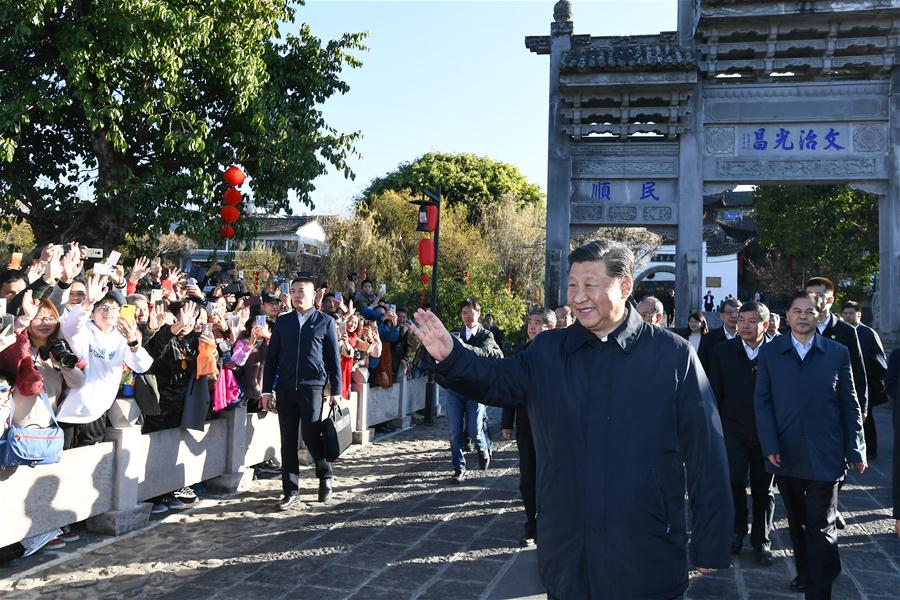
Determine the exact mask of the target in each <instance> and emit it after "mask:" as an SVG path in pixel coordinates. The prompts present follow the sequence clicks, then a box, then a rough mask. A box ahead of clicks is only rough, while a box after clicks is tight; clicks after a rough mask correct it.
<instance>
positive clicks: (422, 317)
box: [409, 308, 453, 361]
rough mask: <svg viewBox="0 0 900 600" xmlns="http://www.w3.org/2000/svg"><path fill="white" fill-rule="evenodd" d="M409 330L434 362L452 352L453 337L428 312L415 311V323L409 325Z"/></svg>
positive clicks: (433, 315) (435, 317)
mask: <svg viewBox="0 0 900 600" xmlns="http://www.w3.org/2000/svg"><path fill="white" fill-rule="evenodd" d="M409 329H410V331H412V332H413V333H414V334H415V336H416V337H417V338H419V340H420V341H421V342H422V345H423V346H424V347H425V350H427V351H428V354H430V355H431V357H432V358H434V360H438V361H440V360H444V359H445V358H447V357H448V356H450V352H451V351H453V336H452V335H450V332H449V331H447V328H446V327H444V324H443V323H441V320H440V319H438V318H437V315H435V314H434V313H432V312H431V311H430V310H422V309H421V308H420V309H419V310H417V311H416V317H415V322H414V323H411V324H410V326H409Z"/></svg>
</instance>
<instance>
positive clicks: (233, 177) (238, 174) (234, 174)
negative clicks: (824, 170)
mask: <svg viewBox="0 0 900 600" xmlns="http://www.w3.org/2000/svg"><path fill="white" fill-rule="evenodd" d="M223 177H224V178H225V183H227V184H228V185H231V186H235V187H236V186H239V185H241V184H242V183H244V179H246V178H247V176H246V175H244V172H243V171H241V170H240V169H239V168H237V167H228V168H227V169H226V170H225V174H224V175H223Z"/></svg>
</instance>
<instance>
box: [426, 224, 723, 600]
mask: <svg viewBox="0 0 900 600" xmlns="http://www.w3.org/2000/svg"><path fill="white" fill-rule="evenodd" d="M633 273H634V255H633V254H632V252H631V250H629V249H628V247H627V246H625V245H623V244H621V243H618V242H611V241H606V240H599V241H595V242H591V243H590V244H587V245H586V246H582V247H581V248H578V249H576V250H575V251H573V252H572V253H571V254H570V255H569V282H568V304H569V305H570V306H571V307H572V309H573V311H574V315H575V319H576V323H575V324H574V325H572V326H570V327H568V328H565V329H558V330H556V329H554V330H552V331H546V332H544V333H542V334H541V335H539V336H537V337H536V338H535V339H534V341H533V342H531V343H530V344H529V345H528V347H527V348H526V349H525V350H524V351H522V352H520V353H518V354H517V355H516V356H515V357H513V358H506V359H496V358H485V357H479V356H477V355H476V354H475V353H474V352H471V351H469V350H467V349H466V348H465V347H464V346H463V345H462V344H461V343H460V341H459V340H455V339H454V338H453V336H451V335H450V333H449V332H448V331H447V329H446V328H445V327H444V325H443V324H442V323H441V322H440V320H439V319H438V318H437V317H436V316H435V315H433V314H432V313H430V312H425V311H421V310H420V311H419V312H418V313H417V314H416V319H415V321H416V326H415V327H414V332H415V333H416V335H417V336H418V337H419V339H421V340H422V343H423V345H424V347H425V348H426V349H427V350H428V352H429V354H431V356H432V357H434V358H435V359H436V360H437V361H439V362H438V364H437V365H436V367H435V369H436V371H437V372H438V373H440V374H442V375H443V376H444V377H445V381H444V385H446V386H447V387H451V388H453V389H455V390H456V391H458V392H460V393H462V394H466V395H468V394H476V393H477V394H478V397H479V398H480V399H481V400H482V402H485V403H488V404H493V405H498V406H527V407H528V414H529V417H530V420H531V430H532V435H533V438H534V445H535V449H536V455H537V498H538V519H537V525H538V565H539V569H540V574H541V578H542V580H543V582H544V585H545V586H546V587H547V590H548V594H549V597H551V598H567V599H568V598H642V599H646V600H650V599H665V598H677V597H679V596H680V595H681V594H682V593H683V592H684V591H685V589H687V587H688V544H687V537H688V536H687V531H686V529H685V503H684V494H685V480H686V481H687V489H688V490H690V499H691V516H692V520H693V525H692V527H691V549H692V552H693V564H694V565H696V566H697V567H698V568H700V569H701V570H702V571H704V572H705V571H707V570H708V569H709V568H725V567H728V566H729V564H730V557H729V548H730V542H731V529H732V521H733V507H732V502H731V491H730V488H729V482H728V465H727V459H726V455H725V445H724V442H723V438H722V429H721V423H720V421H719V414H718V412H717V410H716V406H715V400H714V398H713V395H712V393H711V391H710V388H709V383H708V382H707V380H706V376H705V375H704V374H703V371H702V369H701V368H700V364H699V362H698V361H697V357H696V355H695V354H694V353H693V352H691V350H690V346H689V345H688V342H687V341H686V340H684V339H682V338H680V337H678V336H675V335H673V334H672V333H670V332H669V331H667V330H664V329H661V328H659V327H654V326H652V325H647V324H646V323H644V321H643V320H642V319H641V317H640V315H638V313H637V311H636V310H634V309H632V308H629V307H628V305H627V299H628V297H629V296H630V295H631V292H632V288H633V285H634V279H633ZM685 472H686V473H687V478H686V479H685Z"/></svg>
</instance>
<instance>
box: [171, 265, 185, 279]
mask: <svg viewBox="0 0 900 600" xmlns="http://www.w3.org/2000/svg"><path fill="white" fill-rule="evenodd" d="M187 278H188V276H187V273H185V272H184V271H182V270H181V269H179V268H178V267H172V268H171V269H169V281H172V282H180V281H181V280H183V279H187Z"/></svg>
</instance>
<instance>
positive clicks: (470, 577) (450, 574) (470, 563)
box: [441, 556, 509, 586]
mask: <svg viewBox="0 0 900 600" xmlns="http://www.w3.org/2000/svg"><path fill="white" fill-rule="evenodd" d="M492 558H494V557H492ZM503 558H506V559H507V560H508V559H509V557H508V556H507V557H503ZM505 564H506V560H490V559H488V558H477V557H473V559H470V560H459V559H458V560H454V561H453V562H451V563H450V564H449V565H448V566H447V568H446V569H444V571H443V572H442V573H441V579H455V580H457V581H472V582H477V583H481V584H483V585H484V586H487V584H489V583H490V582H491V581H493V580H494V578H495V577H496V576H497V575H498V574H499V573H500V571H502V570H503V565H505Z"/></svg>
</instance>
